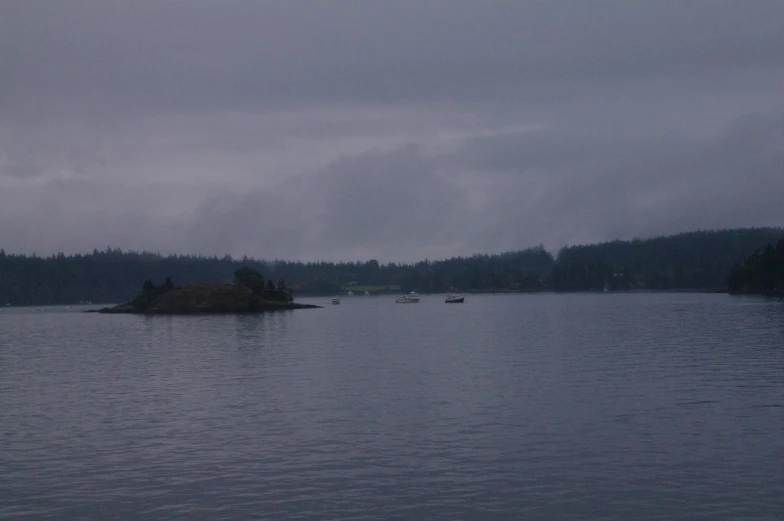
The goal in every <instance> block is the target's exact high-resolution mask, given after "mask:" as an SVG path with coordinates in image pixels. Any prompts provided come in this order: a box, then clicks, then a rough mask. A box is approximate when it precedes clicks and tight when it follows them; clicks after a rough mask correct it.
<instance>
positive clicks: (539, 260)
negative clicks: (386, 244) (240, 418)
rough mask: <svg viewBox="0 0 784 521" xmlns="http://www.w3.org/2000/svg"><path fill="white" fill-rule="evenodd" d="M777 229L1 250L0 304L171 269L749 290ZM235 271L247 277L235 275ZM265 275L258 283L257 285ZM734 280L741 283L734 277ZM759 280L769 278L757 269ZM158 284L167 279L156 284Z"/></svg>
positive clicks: (328, 287) (484, 288)
mask: <svg viewBox="0 0 784 521" xmlns="http://www.w3.org/2000/svg"><path fill="white" fill-rule="evenodd" d="M782 236H784V230H782V229H781V228H746V229H733V230H716V231H695V232H688V233H682V234H678V235H673V236H669V237H655V238H650V239H635V240H631V241H620V240H618V241H611V242H605V243H600V244H590V245H577V246H566V247H564V248H562V249H561V250H560V251H558V252H557V254H556V255H553V254H551V253H550V252H548V251H547V250H546V249H545V248H544V247H542V246H537V247H534V248H528V249H524V250H519V251H512V252H507V253H501V254H492V255H489V254H478V255H473V256H469V257H453V258H450V259H443V260H436V261H431V260H427V259H425V260H422V261H419V262H414V263H394V262H389V263H380V262H378V261H377V260H375V259H371V260H366V261H358V262H307V263H303V262H295V261H280V260H274V261H264V260H256V259H250V258H247V257H244V258H240V259H238V258H233V257H231V256H229V255H225V256H223V257H203V256H194V255H160V254H157V253H149V252H133V251H122V250H120V249H119V248H107V249H106V250H104V251H98V250H94V251H93V252H92V253H90V254H86V255H82V254H78V255H64V254H63V253H57V254H55V255H51V256H48V257H41V256H38V255H35V254H33V255H19V254H6V253H5V252H4V251H3V250H0V304H3V303H5V302H9V303H12V304H13V305H44V304H73V303H78V302H80V301H90V302H95V303H116V302H126V301H129V300H130V299H132V298H133V297H134V295H136V294H137V293H138V292H139V287H140V286H142V285H143V283H144V281H146V280H148V279H149V280H151V281H152V280H156V281H160V280H165V278H166V277H167V276H169V275H170V274H174V275H175V276H176V278H177V280H178V281H179V282H181V283H182V284H184V285H191V284H194V283H198V282H200V281H205V280H207V281H215V282H216V283H219V285H223V286H225V285H227V284H228V285H231V286H237V287H245V288H247V289H250V288H251V287H252V288H253V289H250V290H251V291H253V292H254V295H256V297H257V298H259V299H260V300H264V301H265V302H280V300H275V299H272V298H270V296H271V295H273V292H272V289H271V288H272V286H274V287H275V291H276V292H277V291H278V286H279V285H280V284H277V285H275V284H271V282H270V281H271V280H278V281H280V280H282V279H285V280H286V281H287V282H288V283H289V286H288V287H287V288H286V291H289V289H291V290H293V291H294V292H296V294H297V295H335V294H339V293H346V292H347V291H350V290H351V291H354V292H355V293H358V294H364V292H365V291H368V292H369V293H371V294H373V293H390V292H408V291H419V292H421V293H433V292H451V291H459V292H466V293H469V292H539V291H559V292H560V291H564V292H566V291H601V290H602V289H604V288H605V287H607V288H608V289H610V290H615V291H632V290H696V291H728V289H733V288H734V289H737V288H739V287H742V286H745V287H747V288H748V290H749V291H752V288H757V287H762V286H760V284H762V285H764V284H766V283H764V282H760V283H757V282H754V281H753V280H752V279H751V278H749V277H753V276H755V275H753V274H754V273H758V272H759V269H762V268H759V266H758V264H759V262H763V261H761V260H760V261H759V262H758V261H752V262H751V264H753V265H754V266H758V267H757V268H753V269H752V268H748V269H749V270H751V271H748V272H744V274H742V275H735V278H734V279H733V280H732V283H731V284H728V281H729V279H730V275H731V273H734V272H733V267H734V266H739V267H740V266H745V264H743V263H744V259H747V257H749V255H752V254H753V252H755V250H758V249H759V248H763V250H762V253H759V252H758V253H757V254H755V255H757V256H758V257H760V259H762V258H765V259H767V258H768V257H767V255H768V254H766V253H765V250H764V248H765V247H766V246H765V245H768V244H776V243H777V242H778V241H779V240H780V239H781V238H782ZM771 247H772V246H771ZM755 258H756V257H755ZM764 262H768V261H764ZM764 262H763V264H764ZM746 264H749V261H748V260H746ZM758 268H759V269H758ZM243 269H247V270H253V271H254V272H255V273H258V276H256V275H254V276H250V275H249V273H250V272H248V271H243ZM754 270H757V271H754ZM237 273H240V275H239V276H240V279H242V280H243V281H244V282H240V280H239V279H237ZM759 273H761V272H759ZM766 273H767V272H766ZM243 277H245V278H243ZM254 277H255V278H254ZM744 277H745V278H744ZM262 280H263V281H264V289H261V287H260V286H261V281H262ZM740 280H747V282H744V283H743V284H741V285H740V286H738V284H740V282H738V281H740ZM760 280H762V281H765V280H767V279H765V278H764V276H763V278H762V279H760ZM238 282H239V283H238ZM165 285H166V283H165V282H164V283H163V284H162V286H165ZM156 287H158V288H159V287H160V286H156ZM289 294H290V293H289ZM278 295H279V296H280V295H281V294H280V293H278ZM169 298H172V297H169Z"/></svg>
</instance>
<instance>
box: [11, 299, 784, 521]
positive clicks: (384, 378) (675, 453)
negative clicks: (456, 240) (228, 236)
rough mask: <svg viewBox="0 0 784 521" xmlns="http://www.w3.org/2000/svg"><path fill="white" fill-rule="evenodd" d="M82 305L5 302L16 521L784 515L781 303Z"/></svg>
mask: <svg viewBox="0 0 784 521" xmlns="http://www.w3.org/2000/svg"><path fill="white" fill-rule="evenodd" d="M316 303H323V302H316ZM78 311H79V308H37V309H15V308H7V309H3V310H0V463H2V472H1V473H0V491H1V492H2V493H0V518H1V519H9V520H10V519H14V520H17V519H64V520H70V519H211V520H213V519H254V518H264V519H379V518H390V519H519V518H523V519H565V520H568V519H608V520H610V519H758V520H760V519H777V520H780V519H782V513H784V466H783V465H781V462H782V461H784V439H783V438H782V437H781V433H782V432H784V348H783V347H782V346H784V342H782V339H784V305H782V303H781V302H779V301H769V300H763V299H733V298H730V297H727V296H724V295H686V294H683V295H664V294H662V295H656V294H648V295H535V296H533V295H525V296H523V295H516V296H506V295H504V296H470V298H469V299H468V300H467V302H466V304H464V305H462V306H444V305H443V303H442V299H439V298H438V297H425V298H423V301H422V303H420V304H418V305H416V306H400V305H397V306H396V305H395V304H394V303H393V302H392V299H388V298H359V297H358V298H354V299H351V298H347V299H344V301H343V303H342V304H341V306H334V307H333V306H328V307H326V308H325V309H323V310H313V311H300V312H293V313H274V314H268V315H262V316H242V317H217V316H216V317H202V318H195V317H128V316H125V317H123V316H97V315H92V314H81V313H78Z"/></svg>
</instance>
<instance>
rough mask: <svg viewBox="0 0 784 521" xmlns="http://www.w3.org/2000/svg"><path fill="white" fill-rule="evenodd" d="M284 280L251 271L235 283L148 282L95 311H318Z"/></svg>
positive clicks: (245, 271) (236, 277)
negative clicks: (120, 301) (132, 294)
mask: <svg viewBox="0 0 784 521" xmlns="http://www.w3.org/2000/svg"><path fill="white" fill-rule="evenodd" d="M293 300H294V299H293V297H292V294H291V290H290V289H288V288H287V287H286V285H285V283H284V282H283V281H280V282H278V284H277V285H276V284H275V283H273V282H272V281H271V280H270V281H268V282H267V283H266V284H265V282H264V277H263V276H262V275H261V273H259V272H258V271H256V270H253V269H251V268H240V269H239V270H237V271H236V272H235V273H234V284H220V283H198V284H187V285H185V286H175V285H174V283H173V282H172V279H171V277H166V281H165V282H164V283H163V284H161V285H159V286H156V285H155V284H153V283H152V281H151V280H149V279H148V280H146V281H145V282H144V285H143V286H142V290H141V292H140V293H139V294H138V295H137V296H136V297H134V298H133V299H132V300H130V301H128V302H125V303H123V304H120V305H117V306H112V307H106V308H102V309H98V310H94V312H97V313H136V314H157V315H195V314H208V313H262V312H265V311H277V310H285V309H308V308H319V307H321V306H315V305H312V304H297V303H295V302H294V301H293Z"/></svg>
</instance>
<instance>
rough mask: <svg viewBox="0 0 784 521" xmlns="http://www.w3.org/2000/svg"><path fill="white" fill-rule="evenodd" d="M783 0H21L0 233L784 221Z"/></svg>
mask: <svg viewBox="0 0 784 521" xmlns="http://www.w3.org/2000/svg"><path fill="white" fill-rule="evenodd" d="M783 27H784V1H781V0H769V1H766V0H754V1H745V2H743V1H740V0H692V1H689V0H671V1H666V0H657V1H651V0H638V1H635V0H607V1H605V0H574V1H558V0H552V1H544V0H511V1H503V0H473V1H462V0H394V1H386V0H383V1H382V0H379V1H373V0H355V1H349V0H320V1H317V0H312V1H293V0H286V1H268V2H264V1H259V0H220V1H219V0H210V1H208V0H156V1H153V0H126V1H122V0H117V1H109V0H68V1H67V2H64V1H61V0H36V1H29V0H4V1H0V247H2V248H4V249H5V250H6V251H9V252H19V253H31V252H37V253H39V254H43V255H48V254H51V253H54V252H58V251H63V252H65V253H76V252H86V251H91V250H92V249H93V248H98V249H104V248H106V247H107V246H112V247H121V248H123V249H138V250H142V249H145V250H150V251H161V252H164V253H168V252H179V253H203V254H219V255H220V254H224V253H231V254H234V255H244V254H247V255H249V256H255V257H261V258H265V259H274V258H280V259H299V260H316V259H323V260H367V259H370V258H376V259H378V260H380V261H382V262H385V261H389V260H393V261H411V260H417V259H421V258H425V257H428V258H430V259H435V258H443V257H449V256H453V255H462V254H471V253H475V252H501V251H505V250H510V249H521V248H526V247H529V246H535V245H537V244H539V243H543V244H544V245H545V246H546V247H547V248H548V249H550V250H552V251H555V250H557V248H559V247H561V246H563V245H565V244H576V243H583V242H593V241H602V240H608V239H613V238H633V237H646V236H651V235H658V234H669V233H675V232H680V231H689V230H693V229H697V228H701V229H705V228H725V227H740V226H764V225H784V29H783Z"/></svg>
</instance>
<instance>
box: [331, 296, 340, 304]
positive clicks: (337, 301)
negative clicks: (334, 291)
mask: <svg viewBox="0 0 784 521" xmlns="http://www.w3.org/2000/svg"><path fill="white" fill-rule="evenodd" d="M332 303H333V304H340V299H339V298H337V297H333V298H332Z"/></svg>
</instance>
